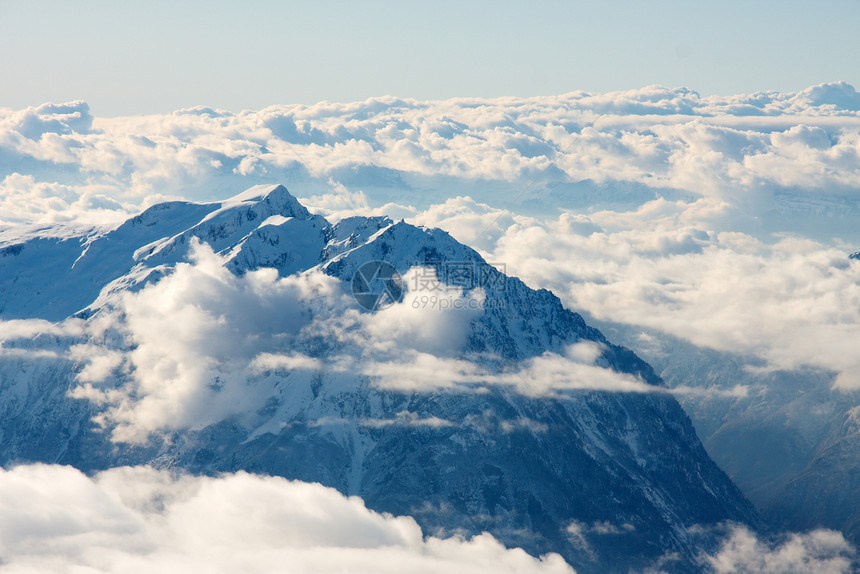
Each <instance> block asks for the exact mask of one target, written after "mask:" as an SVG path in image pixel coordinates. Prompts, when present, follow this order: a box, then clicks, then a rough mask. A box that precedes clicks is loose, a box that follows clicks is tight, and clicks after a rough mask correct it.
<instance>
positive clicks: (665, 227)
mask: <svg viewBox="0 0 860 574" xmlns="http://www.w3.org/2000/svg"><path fill="white" fill-rule="evenodd" d="M712 207H714V208H715V209H716V210H715V209H711V208H709V207H708V205H707V204H704V203H703V202H702V201H699V202H695V203H692V204H683V203H672V202H667V201H666V200H662V199H661V200H655V201H654V202H651V203H649V204H646V205H643V206H642V207H641V208H640V209H637V210H636V211H632V212H609V211H602V212H596V213H593V214H588V215H585V214H563V215H562V216H560V217H559V218H558V219H556V220H555V221H547V222H535V221H531V222H526V221H523V222H521V223H519V224H516V225H513V226H511V227H510V228H509V229H508V230H507V232H506V234H505V236H504V237H502V238H501V239H500V240H499V242H498V243H497V245H496V247H495V249H493V250H492V251H490V252H489V253H488V254H487V257H488V258H489V259H491V260H494V261H503V262H505V263H506V265H507V269H508V271H509V272H510V273H512V274H514V275H517V276H519V277H521V278H523V279H524V280H525V281H526V282H527V283H528V284H530V285H531V286H533V287H548V288H550V289H552V290H553V291H555V292H556V293H558V294H559V296H560V297H561V298H562V299H563V300H564V301H565V303H566V304H567V305H568V306H570V307H571V308H573V309H574V310H577V309H582V310H585V311H587V312H588V313H589V314H591V315H592V316H594V317H596V318H599V319H606V320H611V321H614V322H620V323H628V324H631V325H639V326H644V327H648V328H653V329H657V330H660V331H663V332H666V333H669V334H671V335H674V336H677V337H680V338H683V339H686V340H688V341H691V342H692V343H694V344H696V345H700V346H705V347H712V348H715V349H719V350H723V351H730V352H734V353H739V354H742V355H747V356H756V357H759V358H762V359H764V360H765V361H767V362H768V363H769V364H770V365H771V366H772V368H778V369H794V368H797V367H800V366H803V365H812V366H816V367H821V368H824V369H832V370H835V371H837V372H839V373H841V374H840V376H839V378H838V379H837V383H836V384H837V387H839V388H841V389H844V390H850V389H857V388H860V381H858V380H857V378H856V377H854V376H853V375H852V373H856V372H858V371H860V363H858V359H857V355H856V353H854V352H853V351H852V350H851V349H852V348H853V346H854V345H855V343H856V341H858V340H860V265H858V264H857V262H856V261H852V260H849V259H848V257H847V255H848V253H849V252H850V249H851V246H847V245H845V244H842V246H841V247H840V246H838V245H836V246H834V245H826V244H823V243H819V242H816V241H813V240H808V239H802V238H800V237H796V236H782V237H778V238H777V239H776V240H775V241H774V240H772V241H769V242H766V241H762V240H759V239H756V238H755V237H753V236H752V235H749V234H745V233H741V232H737V231H715V230H714V229H713V228H714V227H715V226H716V227H719V226H718V225H715V223H720V222H719V217H720V215H719V210H718V208H716V206H712ZM715 214H716V219H715ZM571 220H575V222H576V223H577V225H578V226H571V224H570V223H571ZM583 224H588V225H589V227H587V228H586V230H585V231H584V232H583V231H581V229H582V227H583Z"/></svg>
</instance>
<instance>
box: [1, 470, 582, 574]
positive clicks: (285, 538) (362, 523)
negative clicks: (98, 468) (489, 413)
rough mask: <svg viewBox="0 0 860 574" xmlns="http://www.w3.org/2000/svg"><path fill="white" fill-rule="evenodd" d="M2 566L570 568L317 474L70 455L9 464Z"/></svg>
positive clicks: (4, 482) (21, 569)
mask: <svg viewBox="0 0 860 574" xmlns="http://www.w3.org/2000/svg"><path fill="white" fill-rule="evenodd" d="M0 555H2V556H3V564H2V567H0V569H2V571H3V572H4V573H6V572H8V573H10V574H13V573H14V574H18V573H25V572H27V573H29V572H104V573H113V572H116V573H119V572H123V573H136V572H141V573H142V572H153V571H157V572H165V573H167V572H189V571H192V572H202V571H205V572H213V573H217V572H248V573H253V572H261V573H262V572H272V571H281V570H283V569H285V568H286V569H288V570H289V571H290V572H296V573H302V572H308V573H310V572H314V573H324V572H332V573H334V572H343V571H349V572H355V573H361V572H367V573H370V572H374V573H383V572H404V571H409V572H427V573H430V572H439V571H455V572H463V573H475V574H478V573H490V572H494V573H495V572H558V573H561V572H567V573H570V572H573V570H572V569H571V568H570V567H569V566H568V565H567V564H566V563H565V562H564V561H563V560H562V559H561V557H559V556H558V555H548V556H546V557H543V558H540V559H538V558H533V557H531V556H529V555H528V554H526V553H525V552H524V551H522V550H520V549H506V548H504V546H502V545H501V544H500V543H499V542H497V541H496V540H495V539H494V538H493V537H492V536H490V535H489V534H482V535H480V536H476V537H474V538H471V539H469V540H465V539H461V538H447V539H442V538H436V537H427V538H424V537H423V534H422V532H421V529H420V527H419V526H418V525H417V524H416V523H415V521H414V520H413V519H412V518H410V517H403V516H401V517H394V516H391V515H381V514H377V513H375V512H373V511H371V510H368V509H367V508H366V507H365V506H364V504H363V502H362V501H361V499H359V498H356V497H350V498H346V497H344V496H343V495H341V494H340V493H338V492H337V491H335V490H334V489H331V488H327V487H324V486H321V485H319V484H309V483H303V482H297V481H294V482H291V481H287V480H285V479H282V478H277V477H266V476H255V475H250V474H246V473H237V474H229V475H223V476H220V477H217V478H212V477H193V476H183V475H179V476H177V475H174V474H171V473H168V472H166V471H157V470H153V469H151V468H147V467H123V468H115V469H111V470H108V471H105V472H102V473H99V474H97V475H95V476H94V477H92V478H90V477H87V476H85V475H84V474H82V473H81V472H79V471H77V470H75V469H72V468H69V467H61V466H48V465H30V466H19V467H16V468H13V469H10V470H3V469H0Z"/></svg>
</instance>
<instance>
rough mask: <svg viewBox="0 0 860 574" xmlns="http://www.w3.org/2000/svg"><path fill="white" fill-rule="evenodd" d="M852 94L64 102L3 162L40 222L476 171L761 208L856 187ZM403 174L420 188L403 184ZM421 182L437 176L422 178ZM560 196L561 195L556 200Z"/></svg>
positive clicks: (446, 180) (17, 116)
mask: <svg viewBox="0 0 860 574" xmlns="http://www.w3.org/2000/svg"><path fill="white" fill-rule="evenodd" d="M858 97H860V96H858V95H857V93H856V92H855V91H854V90H853V88H851V87H850V86H847V85H843V84H830V85H822V86H816V87H813V88H810V89H809V90H806V91H804V92H799V93H784V94H780V93H767V94H752V95H740V96H728V97H715V96H714V97H708V98H702V97H700V96H699V95H698V94H696V93H695V92H692V91H690V90H686V89H668V88H663V87H659V86H649V87H646V88H642V89H640V90H632V91H628V92H615V93H609V94H587V93H583V92H574V93H570V94H565V95H561V96H552V97H536V98H527V99H519V98H501V99H495V100H480V99H452V100H446V101H436V102H421V101H415V100H397V99H394V98H374V99H370V100H367V101H365V102H354V103H348V104H334V103H329V102H324V103H320V104H316V105H313V106H297V105H283V106H272V107H270V108H266V109H264V110H261V111H259V112H252V111H245V112H241V113H238V114H233V113H229V112H225V111H221V110H210V109H189V110H180V111H178V112H175V113H173V114H166V115H153V116H140V117H131V118H112V119H105V118H92V117H91V116H90V114H89V110H88V108H87V106H86V104H85V103H83V102H72V103H69V104H61V105H54V104H45V105H43V106H40V107H38V108H29V109H27V110H21V111H7V112H5V114H2V115H0V157H7V158H10V159H14V161H11V162H10V165H16V166H19V167H17V168H16V169H17V170H18V172H19V173H20V174H21V175H23V176H31V177H34V178H36V180H37V181H38V182H39V183H38V185H41V186H43V187H42V188H41V191H40V194H41V195H42V196H43V198H42V199H43V201H42V202H39V203H36V204H35V205H33V206H32V207H30V208H29V209H30V212H29V213H19V214H17V217H19V218H26V219H28V220H33V219H44V218H45V217H46V216H45V215H42V213H43V212H44V213H45V214H48V215H47V216H48V217H50V216H56V217H59V216H61V214H62V210H61V209H58V208H57V206H56V205H53V204H51V203H50V202H48V201H47V199H48V198H55V199H57V200H59V201H62V202H65V203H66V204H68V205H72V206H78V205H79V206H80V207H82V208H84V207H87V205H88V203H87V201H86V200H85V198H86V196H87V194H96V195H97V196H99V202H101V203H104V202H106V201H108V198H110V199H111V200H113V201H116V202H118V203H119V204H120V205H122V206H128V205H129V204H133V205H141V204H146V203H147V200H146V198H147V197H148V196H151V195H156V194H158V195H165V196H177V195H180V194H181V195H184V196H186V198H189V199H202V198H206V199H215V198H217V196H218V195H221V194H223V193H224V192H229V190H231V189H232V190H234V189H236V188H241V187H247V186H248V184H251V183H260V182H261V181H262V180H263V179H267V180H276V181H283V182H286V183H288V184H290V185H291V186H293V187H297V186H295V185H293V183H294V182H295V183H297V184H299V186H301V185H304V186H305V187H314V188H315V189H316V190H324V192H323V193H322V194H321V195H320V197H321V201H320V202H319V203H320V205H321V206H323V207H324V206H325V205H326V204H328V205H331V206H332V207H336V206H337V203H338V202H339V200H336V198H334V197H331V198H324V197H322V196H324V195H327V194H329V192H328V186H329V185H330V186H331V187H332V188H334V189H335V190H336V191H335V193H334V195H339V194H341V190H340V188H339V184H343V183H347V182H348V184H347V188H348V189H346V190H345V191H343V195H344V197H346V198H348V199H349V201H348V203H353V204H356V203H357V204H358V205H359V207H360V205H361V203H362V201H361V196H360V195H355V194H359V193H360V192H361V191H362V188H364V187H367V189H365V190H364V191H365V192H366V193H368V194H370V193H371V188H374V187H380V186H381V187H382V188H385V189H389V190H394V192H393V193H388V192H386V193H388V195H385V194H383V195H384V196H385V197H387V199H384V200H383V201H378V200H377V198H376V196H374V205H371V206H370V207H371V208H375V207H377V206H378V205H379V204H385V203H392V204H393V205H391V206H389V207H391V208H393V207H394V204H398V203H406V204H407V205H406V206H405V207H404V209H406V210H407V211H408V205H409V204H410V203H411V204H415V201H416V200H410V201H408V202H404V201H397V200H392V197H393V196H399V198H401V199H402V198H403V197H405V196H406V194H407V193H408V194H419V195H420V196H421V199H424V198H426V197H432V198H433V199H435V201H437V202H438V201H440V200H443V199H444V198H447V197H449V196H450V195H453V194H452V193H451V192H450V191H448V188H449V186H450V185H451V183H452V182H454V183H455V184H456V185H458V186H462V188H461V190H458V192H457V193H456V194H457V195H465V194H464V193H462V189H463V188H465V190H467V193H468V189H470V188H472V189H474V188H475V186H476V184H475V182H477V181H505V182H511V183H513V184H515V185H516V187H518V188H519V189H521V190H528V189H531V188H533V187H534V188H536V189H539V190H540V191H541V194H544V192H547V191H550V190H551V189H553V187H552V185H550V184H553V183H556V184H557V183H568V182H578V181H581V180H584V179H590V180H593V181H596V182H625V183H631V184H641V185H646V186H650V187H652V188H655V189H658V190H664V191H666V192H668V191H669V190H671V189H681V190H685V191H686V192H688V193H691V194H694V195H700V196H704V197H709V198H711V199H721V200H727V201H730V202H732V203H733V204H735V205H737V206H738V207H741V208H743V209H747V210H749V209H753V210H756V211H761V210H767V209H769V208H771V207H773V195H774V193H777V192H779V193H781V192H782V190H784V189H785V188H798V189H804V193H808V192H810V191H814V192H815V193H818V194H823V195H825V196H838V197H843V198H844V196H845V194H846V191H850V190H852V189H856V188H857V186H858V183H860V175H858V174H860V169H858V168H860V152H858V147H857V141H858V138H860V116H858V112H857V111H856V109H855V108H856V106H855V105H854V104H853V103H852V102H854V101H856V99H857V98H858ZM824 102H827V103H824ZM750 113H753V114H754V115H749V114H750ZM90 124H92V128H93V129H91V126H90ZM368 170H370V171H368ZM373 170H377V171H375V172H374V171H373ZM367 173H370V174H371V175H370V176H368V177H365V176H364V175H361V174H367ZM373 174H375V175H373ZM385 174H389V175H390V174H396V176H395V178H394V179H391V178H389V177H388V175H385ZM0 175H3V177H8V176H10V175H12V174H11V173H5V174H0ZM400 175H403V176H404V177H406V181H401V180H400V179H397V178H399V177H400ZM413 176H414V177H416V178H418V179H416V181H419V182H420V181H424V183H419V184H418V186H417V187H416V188H410V184H409V178H410V177H413ZM421 177H429V178H438V180H436V181H431V182H430V186H429V188H428V186H427V182H426V180H421V179H420V178H421ZM320 178H321V179H320ZM387 178H388V179H387ZM317 180H319V181H317ZM341 180H342V181H341ZM538 182H540V183H538ZM535 184H537V186H535ZM33 185H37V184H35V183H34V184H33ZM45 186H47V187H45ZM31 187H32V186H31ZM434 187H438V188H439V189H433V188H434ZM398 189H399V190H400V191H397V190H398ZM376 191H378V189H377V190H376ZM315 193H316V192H315ZM579 193H580V192H579V191H575V190H574V191H572V192H571V195H572V196H573V197H574V198H576V196H577V195H578V194H579ZM78 198H80V199H78ZM560 199H561V200H562V202H561V203H562V205H563V204H564V199H565V198H564V196H563V194H562V196H561V197H560ZM19 206H20V203H19ZM550 207H552V206H550ZM0 208H2V205H0ZM347 209H351V207H349V206H347ZM0 213H2V211H0ZM8 213H10V214H11V213H13V211H12V210H11V206H10V210H9V211H8ZM51 214H53V215H51ZM79 215H80V216H82V217H83V216H86V217H99V213H98V206H96V208H95V213H94V214H89V212H88V210H87V209H82V210H81V211H80V213H79Z"/></svg>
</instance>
